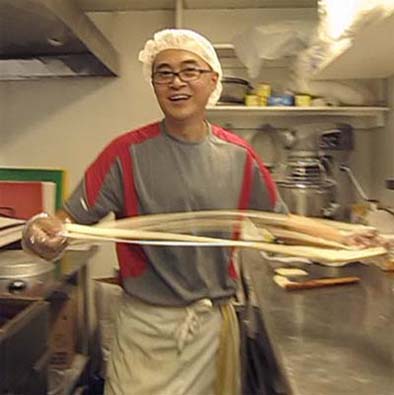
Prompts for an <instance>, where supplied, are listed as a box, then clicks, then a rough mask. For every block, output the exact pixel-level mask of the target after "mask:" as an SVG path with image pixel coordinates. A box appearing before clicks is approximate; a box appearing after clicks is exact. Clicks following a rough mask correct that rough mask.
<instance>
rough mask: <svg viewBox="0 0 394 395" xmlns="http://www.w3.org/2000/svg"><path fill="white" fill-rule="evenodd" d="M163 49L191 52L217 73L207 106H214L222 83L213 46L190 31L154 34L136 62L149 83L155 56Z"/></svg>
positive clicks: (182, 30) (163, 31) (173, 30)
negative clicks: (141, 65)
mask: <svg viewBox="0 0 394 395" xmlns="http://www.w3.org/2000/svg"><path fill="white" fill-rule="evenodd" d="M165 49H183V50H185V51H190V52H193V53H195V54H196V55H198V56H200V58H202V59H203V60H204V61H205V62H207V63H208V64H209V66H211V68H212V70H213V71H215V72H216V73H218V76H219V78H218V82H217V84H216V88H215V90H214V91H213V92H212V94H211V96H210V97H209V100H208V105H209V106H214V105H215V104H216V102H217V101H218V100H219V97H220V94H221V93H222V83H221V82H220V81H221V79H222V76H223V72H222V66H221V65H220V62H219V59H218V57H217V55H216V51H215V49H214V47H213V45H212V44H211V43H210V42H209V41H208V40H207V39H206V38H205V37H203V36H201V35H200V34H198V33H196V32H194V31H192V30H186V29H165V30H161V31H159V32H157V33H155V35H154V36H153V39H152V40H148V41H147V42H146V44H145V47H144V49H143V50H141V51H140V53H139V55H138V60H139V61H141V62H142V63H143V69H142V71H143V73H144V77H145V79H146V80H147V81H149V82H150V83H151V82H152V65H153V62H154V60H155V58H156V56H157V54H158V53H159V52H161V51H164V50H165Z"/></svg>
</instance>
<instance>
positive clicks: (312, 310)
mask: <svg viewBox="0 0 394 395" xmlns="http://www.w3.org/2000/svg"><path fill="white" fill-rule="evenodd" d="M243 258H244V259H243V262H244V266H246V272H247V278H248V281H249V282H250V285H251V287H252V290H253V291H254V296H255V299H256V303H257V305H258V307H259V311H260V312H261V314H262V318H263V322H264V326H265V330H266V334H267V337H268V340H269V343H270V346H271V349H272V352H273V356H274V359H275V361H276V363H277V365H278V367H279V371H280V373H281V375H282V376H283V382H284V384H285V385H284V387H285V391H284V392H285V393H287V394H292V395H393V394H394V274H393V273H385V272H383V271H381V270H380V269H379V268H377V267H374V266H366V265H362V264H358V263H356V264H350V265H347V266H345V267H342V268H328V267H324V266H320V265H316V264H314V265H308V266H307V270H308V271H309V272H310V273H311V274H312V275H321V276H322V277H324V276H335V275H338V276H347V275H356V276H359V277H360V278H361V282H360V283H358V284H353V285H344V286H333V287H325V288H317V289H306V290H298V291H286V290H284V289H282V288H280V287H278V286H277V285H276V284H275V283H274V282H273V280H272V277H273V269H272V267H271V266H270V265H269V264H267V263H266V262H264V260H263V258H262V257H261V255H260V254H259V253H258V252H256V251H251V250H247V251H245V252H244V256H243Z"/></svg>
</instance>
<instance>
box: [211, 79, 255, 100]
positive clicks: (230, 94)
mask: <svg viewBox="0 0 394 395" xmlns="http://www.w3.org/2000/svg"><path fill="white" fill-rule="evenodd" d="M222 85H223V90H222V94H221V96H220V99H219V101H220V102H223V103H244V101H245V96H246V95H247V93H248V91H249V89H250V88H251V86H250V84H249V82H248V81H246V80H244V79H242V78H236V77H223V79H222Z"/></svg>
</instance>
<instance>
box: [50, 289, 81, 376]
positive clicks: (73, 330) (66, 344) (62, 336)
mask: <svg viewBox="0 0 394 395" xmlns="http://www.w3.org/2000/svg"><path fill="white" fill-rule="evenodd" d="M77 319H78V293H77V289H76V287H73V289H72V290H71V291H70V293H69V298H68V299H66V300H55V301H52V302H51V321H52V323H51V328H50V335H49V348H50V350H51V360H50V366H52V367H56V368H60V369H67V368H69V367H70V366H71V364H72V362H73V359H74V356H75V353H76V346H77Z"/></svg>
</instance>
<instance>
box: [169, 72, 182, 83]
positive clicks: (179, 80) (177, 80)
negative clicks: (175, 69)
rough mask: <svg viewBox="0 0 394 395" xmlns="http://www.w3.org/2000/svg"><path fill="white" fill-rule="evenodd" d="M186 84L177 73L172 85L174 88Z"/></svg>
mask: <svg viewBox="0 0 394 395" xmlns="http://www.w3.org/2000/svg"><path fill="white" fill-rule="evenodd" d="M184 84H185V82H184V81H182V80H181V77H180V75H179V73H175V74H174V77H173V79H172V81H171V85H173V86H179V85H181V86H182V85H184Z"/></svg>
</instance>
